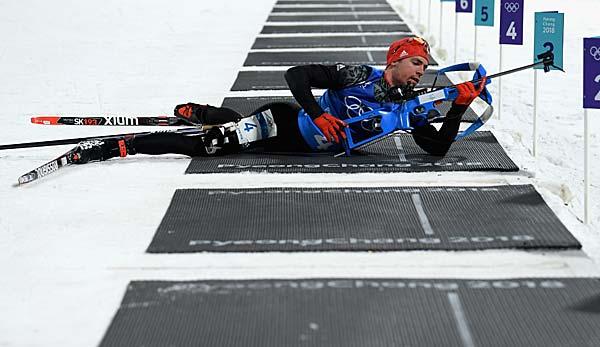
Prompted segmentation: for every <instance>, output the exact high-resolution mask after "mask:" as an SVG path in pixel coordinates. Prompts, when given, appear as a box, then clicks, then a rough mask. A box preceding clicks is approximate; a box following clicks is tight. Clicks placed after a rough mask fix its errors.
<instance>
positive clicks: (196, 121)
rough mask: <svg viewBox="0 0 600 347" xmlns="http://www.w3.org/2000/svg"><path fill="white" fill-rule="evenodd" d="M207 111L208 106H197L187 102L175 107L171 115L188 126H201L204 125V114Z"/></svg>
mask: <svg viewBox="0 0 600 347" xmlns="http://www.w3.org/2000/svg"><path fill="white" fill-rule="evenodd" d="M207 109H208V105H199V104H194V103H191V102H188V103H187V104H181V105H177V106H175V110H174V111H173V113H174V114H175V117H177V118H179V119H181V120H183V121H184V122H186V123H188V124H189V125H195V126H202V124H203V123H204V122H203V120H204V113H205V112H206V110H207Z"/></svg>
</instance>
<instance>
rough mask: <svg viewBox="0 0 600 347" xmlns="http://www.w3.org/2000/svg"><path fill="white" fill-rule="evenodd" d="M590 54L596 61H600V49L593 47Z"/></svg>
mask: <svg viewBox="0 0 600 347" xmlns="http://www.w3.org/2000/svg"><path fill="white" fill-rule="evenodd" d="M590 54H591V55H592V57H594V60H596V61H600V48H598V47H596V46H592V47H591V48H590Z"/></svg>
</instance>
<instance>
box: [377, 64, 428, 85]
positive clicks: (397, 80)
mask: <svg viewBox="0 0 600 347" xmlns="http://www.w3.org/2000/svg"><path fill="white" fill-rule="evenodd" d="M425 69H427V60H425V58H423V57H418V56H415V57H410V58H406V59H402V60H400V61H396V62H394V63H392V64H391V65H389V66H388V67H387V68H386V69H385V79H386V82H387V83H388V84H389V85H390V86H391V87H398V86H405V85H410V86H411V87H414V86H416V85H417V83H419V81H420V80H421V77H422V76H423V74H424V73H425Z"/></svg>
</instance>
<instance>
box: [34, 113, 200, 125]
mask: <svg viewBox="0 0 600 347" xmlns="http://www.w3.org/2000/svg"><path fill="white" fill-rule="evenodd" d="M31 123H34V124H42V125H92V126H93V125H101V126H182V125H190V124H189V123H185V121H183V120H181V119H179V118H177V117H172V116H117V115H106V116H61V115H55V116H33V117H31Z"/></svg>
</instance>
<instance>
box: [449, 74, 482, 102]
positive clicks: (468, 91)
mask: <svg viewBox="0 0 600 347" xmlns="http://www.w3.org/2000/svg"><path fill="white" fill-rule="evenodd" d="M486 81H487V76H485V77H483V79H482V80H481V82H480V84H479V88H477V89H475V86H474V85H473V82H465V83H461V84H459V85H457V86H456V90H457V91H458V97H456V100H454V103H455V104H456V105H464V106H468V105H470V104H471V103H472V102H473V100H475V99H476V98H477V97H478V96H479V94H481V91H483V88H484V87H485V82H486Z"/></svg>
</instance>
